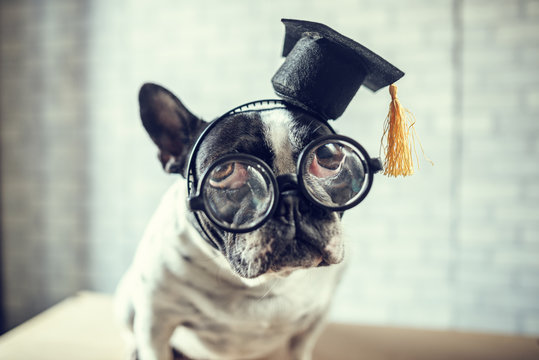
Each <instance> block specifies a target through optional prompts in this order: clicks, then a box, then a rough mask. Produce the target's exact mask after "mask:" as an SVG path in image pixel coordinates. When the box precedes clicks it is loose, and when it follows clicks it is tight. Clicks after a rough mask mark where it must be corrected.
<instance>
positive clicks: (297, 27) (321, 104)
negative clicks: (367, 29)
mask: <svg viewBox="0 0 539 360" xmlns="http://www.w3.org/2000/svg"><path fill="white" fill-rule="evenodd" d="M282 22H283V23H284V25H285V28H286V34H285V40H284V48H283V56H286V59H285V61H284V63H283V64H282V66H281V67H280V68H279V70H277V72H276V73H275V75H274V76H273V78H272V80H271V81H272V84H273V88H274V89H275V91H276V93H277V95H278V96H279V97H282V98H283V99H284V100H286V101H288V102H290V103H292V104H294V105H296V106H299V107H301V108H304V109H306V110H308V111H311V112H315V113H317V114H319V115H321V116H323V117H324V118H325V119H336V118H338V117H339V116H341V115H342V113H343V112H344V110H345V109H346V107H347V106H348V104H349V103H350V101H351V100H352V98H353V97H354V95H355V94H356V92H357V90H358V89H359V87H360V86H361V85H364V86H366V87H367V88H369V89H370V90H372V91H376V90H378V89H380V88H383V87H385V86H387V85H390V84H392V83H394V82H395V81H397V80H398V79H400V78H401V77H402V76H403V75H404V73H403V72H402V71H400V70H399V69H397V68H396V67H394V66H393V65H391V64H390V63H388V62H387V61H386V60H384V59H382V58H381V57H380V56H378V55H376V54H375V53H373V52H372V51H370V50H369V49H367V48H365V47H364V46H362V45H360V44H358V43H357V42H355V41H354V40H352V39H350V38H347V37H345V36H343V35H341V34H339V33H338V32H336V31H335V30H333V29H331V28H329V27H328V26H326V25H323V24H319V23H315V22H310V21H301V20H289V19H282Z"/></svg>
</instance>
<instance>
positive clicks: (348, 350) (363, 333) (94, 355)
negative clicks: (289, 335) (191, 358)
mask: <svg viewBox="0 0 539 360" xmlns="http://www.w3.org/2000/svg"><path fill="white" fill-rule="evenodd" d="M0 359H2V360H34V359H38V360H63V359H76V360H86V359H88V360H90V359H91V360H123V359H124V347H123V341H122V339H121V336H120V333H119V331H118V328H117V327H116V325H115V324H114V321H113V316H112V301H111V298H110V296H108V295H101V294H95V293H86V292H85V293H81V294H79V295H77V296H75V297H73V298H69V299H67V300H65V301H63V302H62V303H60V304H58V305H56V306H54V307H53V308H51V309H49V310H47V311H45V312H44V313H42V314H40V315H38V316H37V317H35V318H33V319H32V320H30V321H28V322H26V323H24V324H22V325H21V326H19V327H17V328H15V329H13V330H12V331H10V332H8V333H7V334H5V335H3V336H2V337H0ZM329 359H331V360H362V359H365V360H382V359H384V360H385V359H399V360H407V359H410V360H411V359H413V360H423V359H424V360H427V359H429V360H433V359H458V360H463V359H473V360H477V359H484V360H487V359H488V360H498V359H500V360H502V359H503V360H512V359H518V360H528V359H530V360H532V359H533V360H538V359H539V343H538V340H537V339H535V338H532V337H516V336H502V335H489V334H472V333H459V332H449V331H431V330H417V329H401V328H389V327H376V326H357V325H343V324H330V325H328V327H327V328H326V330H325V332H324V333H323V335H322V336H321V338H320V340H319V342H318V345H317V347H316V350H315V355H314V360H329Z"/></svg>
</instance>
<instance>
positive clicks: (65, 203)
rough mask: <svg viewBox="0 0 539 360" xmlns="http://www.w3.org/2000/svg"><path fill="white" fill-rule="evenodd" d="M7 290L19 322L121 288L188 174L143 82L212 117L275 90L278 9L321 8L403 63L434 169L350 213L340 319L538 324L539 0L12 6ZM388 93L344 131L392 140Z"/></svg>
mask: <svg viewBox="0 0 539 360" xmlns="http://www.w3.org/2000/svg"><path fill="white" fill-rule="evenodd" d="M0 13H1V17H0V24H1V27H0V31H1V35H0V40H1V47H0V94H1V103H0V126H1V130H0V131H1V158H0V159H1V189H2V191H1V230H2V231H1V238H0V242H1V253H0V256H1V289H2V291H1V299H2V310H3V311H2V315H3V316H2V325H3V328H4V329H8V328H11V327H13V326H15V325H17V324H18V323H20V322H21V321H24V320H26V319H28V318H29V317H31V316H33V315H35V314H37V313H38V312H40V311H42V310H44V309H46V308H47V307H49V306H50V305H52V304H54V303H56V302H58V301H60V300H61V299H63V298H65V297H67V296H70V295H72V294H74V293H76V292H77V291H78V290H81V289H90V290H97V291H103V292H112V291H113V290H114V288H115V285H116V283H117V282H118V280H119V277H120V276H121V274H122V273H123V272H124V271H125V270H126V268H127V267H128V265H129V264H130V262H131V259H132V257H133V254H134V250H135V247H136V245H137V243H138V241H139V239H140V237H141V235H142V232H143V230H144V227H145V225H146V223H147V221H148V219H149V217H150V216H151V214H152V213H153V211H154V210H155V207H156V206H157V204H158V203H159V201H160V198H161V196H162V194H163V193H164V191H165V190H166V189H167V187H168V186H170V184H171V183H172V182H173V181H175V180H176V177H175V176H168V175H166V174H165V173H163V171H162V170H161V167H160V164H159V163H158V161H157V160H156V149H155V147H154V145H153V143H152V142H151V141H150V139H149V138H148V136H147V135H146V133H145V132H144V130H143V128H142V126H141V124H140V120H139V117H138V104H137V93H138V89H139V87H140V85H141V84H142V83H143V82H146V81H152V82H157V83H159V84H161V85H163V86H165V87H167V88H169V89H170V90H171V91H173V92H174V93H175V94H176V95H178V97H180V99H182V101H184V103H185V104H186V105H187V106H188V107H189V108H190V109H191V110H192V111H193V112H194V113H195V114H197V115H199V116H201V117H203V118H205V119H207V120H208V119H212V118H214V117H216V116H218V115H220V114H221V113H223V112H225V111H227V110H229V109H230V108H232V107H234V106H236V105H239V104H242V103H245V102H247V101H251V100H256V99H261V98H273V97H275V96H274V95H273V89H272V87H271V83H270V79H271V77H272V75H273V74H274V72H275V71H276V70H277V68H278V67H279V65H280V64H281V62H282V59H281V58H280V53H281V49H282V41H283V35H284V26H283V25H282V24H281V23H280V19H281V18H283V17H287V18H299V19H305V20H312V21H317V22H322V23H325V24H327V25H329V26H331V27H333V28H334V29H336V30H338V31H339V32H341V33H343V34H345V35H347V36H348V37H351V38H353V39H355V40H357V41H359V42H360V43H362V44H363V45H365V46H366V47H368V48H370V49H372V50H373V51H375V52H377V53H378V54H380V55H381V56H383V57H384V58H386V59H387V60H389V61H390V62H392V63H393V64H395V65H396V66H397V67H399V68H400V69H402V70H403V71H404V72H406V76H405V77H404V78H403V79H401V80H400V81H399V82H398V85H399V97H400V99H401V101H402V103H403V104H404V105H405V106H407V107H408V108H409V109H410V110H412V112H413V113H414V114H415V116H416V118H417V124H416V130H417V132H418V134H419V136H420V139H421V142H422V144H423V147H424V149H425V152H426V154H427V155H428V156H429V158H431V159H433V161H434V162H435V165H434V166H430V165H429V164H428V163H427V162H426V161H422V162H421V163H420V166H421V169H420V170H419V171H418V172H417V173H416V174H415V175H414V176H413V177H410V178H405V179H402V178H399V179H388V178H385V177H383V176H381V175H380V176H377V177H376V180H375V184H374V187H373V189H372V191H371V193H370V195H369V197H368V198H367V199H366V200H365V201H364V202H363V203H362V204H361V205H360V206H358V207H357V208H355V209H353V210H351V211H348V212H347V213H346V214H345V228H346V235H347V239H348V241H349V242H350V244H351V249H350V252H349V254H348V256H349V260H350V261H349V263H350V265H349V269H348V272H347V274H346V277H345V278H344V280H343V281H342V283H341V285H340V288H339V291H338V293H337V296H336V299H335V301H334V304H333V308H332V313H331V320H332V321H339V322H350V323H361V324H376V325H391V326H411V327H423V328H435V329H457V330H466V331H484V332H498V333H511V334H528V335H529V334H534V335H537V334H539V121H538V120H539V119H538V117H539V66H538V64H539V1H537V0H519V1H516V0H515V1H509V0H499V1H496V0H494V1H493V0H407V1H389V0H384V1H380V0H353V1H352V0H334V1H324V0H310V1H288V0H272V1H256V2H255V1H239V0H233V1H218V0H213V1H212V0H202V1H196V2H189V1H177V0H170V1H161V0H159V1H135V0H133V1H127V0H125V1H105V0H101V1H98V0H96V1H67V0H66V1H61V0H49V1H39V0H35V1H30V0H20V1H15V0H12V1H9V0H2V1H1V2H0ZM389 99H390V97H389V94H388V92H387V89H383V90H381V91H379V92H377V93H374V94H373V93H371V92H370V91H368V90H366V89H363V88H362V89H360V90H359V92H358V94H357V95H356V97H355V99H354V100H353V101H352V103H351V104H350V106H349V107H348V109H347V111H346V112H345V114H344V115H343V116H342V118H341V119H339V120H338V121H337V122H335V123H334V126H335V128H336V129H337V130H338V131H340V132H342V133H345V134H346V135H348V136H351V137H353V138H354V139H356V140H358V141H359V142H360V143H362V144H363V145H364V146H365V147H366V149H367V150H368V151H369V152H370V153H371V154H376V153H377V152H378V151H379V144H380V137H381V135H382V126H383V121H384V118H385V116H386V113H387V107H388V104H389Z"/></svg>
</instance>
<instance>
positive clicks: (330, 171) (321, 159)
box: [309, 143, 345, 178]
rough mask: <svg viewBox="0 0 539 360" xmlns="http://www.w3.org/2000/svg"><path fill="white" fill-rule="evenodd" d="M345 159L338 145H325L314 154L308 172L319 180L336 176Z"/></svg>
mask: <svg viewBox="0 0 539 360" xmlns="http://www.w3.org/2000/svg"><path fill="white" fill-rule="evenodd" d="M344 158H345V154H344V152H343V150H342V146H340V145H338V144H332V143H329V144H325V145H323V146H320V147H319V148H318V149H316V151H315V152H314V156H313V160H312V162H311V165H310V166H309V172H310V173H311V174H312V175H314V176H316V177H319V178H326V177H330V176H333V175H335V174H338V173H339V171H340V168H341V164H342V163H343V160H344Z"/></svg>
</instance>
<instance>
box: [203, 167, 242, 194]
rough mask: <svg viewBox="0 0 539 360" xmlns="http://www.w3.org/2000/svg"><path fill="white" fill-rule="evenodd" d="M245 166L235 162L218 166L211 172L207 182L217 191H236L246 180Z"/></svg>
mask: <svg viewBox="0 0 539 360" xmlns="http://www.w3.org/2000/svg"><path fill="white" fill-rule="evenodd" d="M247 176H248V175H247V171H246V169H245V166H244V165H242V164H240V163H237V162H228V163H225V164H223V165H219V166H217V167H215V169H213V170H212V172H211V174H210V177H209V180H210V185H211V186H212V187H214V188H219V189H237V188H240V187H242V186H243V185H244V184H245V182H246V180H247Z"/></svg>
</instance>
